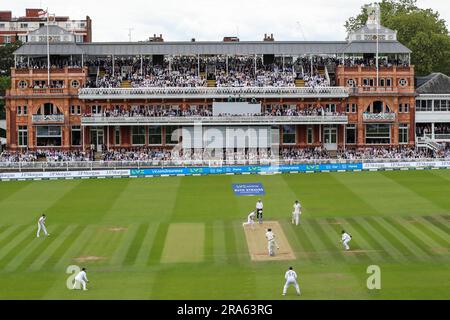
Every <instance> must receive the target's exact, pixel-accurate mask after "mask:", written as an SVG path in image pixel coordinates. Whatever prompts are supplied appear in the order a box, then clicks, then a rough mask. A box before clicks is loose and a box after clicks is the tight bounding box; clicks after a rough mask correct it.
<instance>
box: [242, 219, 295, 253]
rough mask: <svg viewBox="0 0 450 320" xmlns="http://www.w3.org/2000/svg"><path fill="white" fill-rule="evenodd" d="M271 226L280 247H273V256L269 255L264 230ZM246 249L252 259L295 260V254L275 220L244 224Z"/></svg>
mask: <svg viewBox="0 0 450 320" xmlns="http://www.w3.org/2000/svg"><path fill="white" fill-rule="evenodd" d="M269 228H271V229H272V231H273V233H274V234H275V240H276V242H277V244H278V246H279V247H280V249H276V248H275V256H272V257H271V256H269V253H268V250H267V240H266V236H265V234H266V231H267V229H269ZM244 231H245V238H246V239H247V245H248V251H249V253H250V257H251V259H252V261H277V260H295V254H294V251H293V250H292V248H291V246H290V244H289V241H288V240H287V238H286V236H285V234H284V232H283V229H282V228H281V225H280V224H279V223H278V222H277V221H265V222H264V223H263V224H258V223H257V222H255V224H254V225H253V227H252V226H249V225H246V226H244Z"/></svg>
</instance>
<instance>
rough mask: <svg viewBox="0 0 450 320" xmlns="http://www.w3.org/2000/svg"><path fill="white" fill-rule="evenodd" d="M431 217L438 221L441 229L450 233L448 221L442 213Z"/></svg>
mask: <svg viewBox="0 0 450 320" xmlns="http://www.w3.org/2000/svg"><path fill="white" fill-rule="evenodd" d="M431 219H434V220H435V221H437V222H439V223H440V224H441V225H442V227H443V229H444V230H445V231H446V232H447V233H448V234H450V223H449V222H448V220H447V219H444V218H443V216H442V215H434V216H431Z"/></svg>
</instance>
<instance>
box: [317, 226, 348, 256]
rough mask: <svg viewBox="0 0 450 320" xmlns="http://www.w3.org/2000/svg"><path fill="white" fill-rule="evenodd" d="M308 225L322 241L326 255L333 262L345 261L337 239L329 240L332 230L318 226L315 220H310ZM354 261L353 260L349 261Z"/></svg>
mask: <svg viewBox="0 0 450 320" xmlns="http://www.w3.org/2000/svg"><path fill="white" fill-rule="evenodd" d="M310 224H311V226H312V228H313V229H314V230H315V232H316V234H317V235H319V236H320V239H322V240H323V242H324V244H325V248H326V250H327V251H328V254H329V255H330V256H332V257H333V259H334V260H339V261H343V260H346V258H345V257H344V255H343V254H342V251H343V250H344V248H343V247H341V246H340V244H339V238H336V239H333V240H334V241H333V240H332V238H331V235H330V233H334V231H333V230H330V229H329V228H327V227H326V226H327V225H325V224H322V225H321V224H319V222H318V221H317V220H311V221H310ZM351 260H354V259H351Z"/></svg>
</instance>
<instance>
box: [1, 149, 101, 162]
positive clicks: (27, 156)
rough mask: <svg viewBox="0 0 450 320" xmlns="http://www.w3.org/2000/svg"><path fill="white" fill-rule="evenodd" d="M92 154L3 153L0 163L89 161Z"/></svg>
mask: <svg viewBox="0 0 450 320" xmlns="http://www.w3.org/2000/svg"><path fill="white" fill-rule="evenodd" d="M92 159H93V156H92V153H90V152H82V151H60V150H36V151H17V152H11V151H4V152H2V153H1V154H0V162H36V161H43V162H45V161H46V162H68V161H90V160H92Z"/></svg>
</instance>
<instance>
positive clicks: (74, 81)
mask: <svg viewBox="0 0 450 320" xmlns="http://www.w3.org/2000/svg"><path fill="white" fill-rule="evenodd" d="M70 85H71V86H72V88H78V87H80V82H79V81H78V80H72V82H71V83H70Z"/></svg>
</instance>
